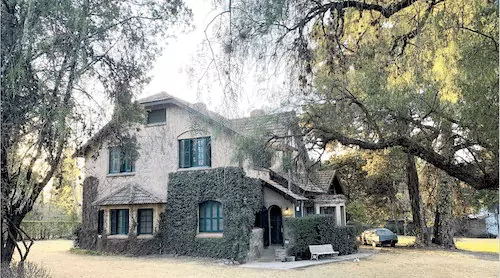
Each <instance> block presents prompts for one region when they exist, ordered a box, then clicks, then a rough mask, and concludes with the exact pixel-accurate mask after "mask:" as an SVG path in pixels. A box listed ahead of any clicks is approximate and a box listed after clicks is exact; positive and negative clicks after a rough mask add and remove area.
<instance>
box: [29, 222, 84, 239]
mask: <svg viewBox="0 0 500 278" xmlns="http://www.w3.org/2000/svg"><path fill="white" fill-rule="evenodd" d="M78 225H79V223H78V222H75V221H37V220H25V221H23V222H22V223H21V228H22V229H23V230H24V231H25V232H26V233H27V234H28V235H30V237H31V238H32V239H35V240H40V239H53V238H70V237H71V236H72V234H73V231H74V229H75V227H77V226H78Z"/></svg>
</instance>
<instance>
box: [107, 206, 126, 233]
mask: <svg viewBox="0 0 500 278" xmlns="http://www.w3.org/2000/svg"><path fill="white" fill-rule="evenodd" d="M110 222H111V234H112V235H126V234H128V209H112V210H111V221H110Z"/></svg>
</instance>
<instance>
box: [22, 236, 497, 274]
mask: <svg viewBox="0 0 500 278" xmlns="http://www.w3.org/2000/svg"><path fill="white" fill-rule="evenodd" d="M70 248H71V241H68V240H50V241H38V242H36V243H35V245H34V246H33V249H32V251H31V252H30V255H29V260H30V261H33V262H36V263H39V264H42V265H43V266H45V267H46V268H47V269H49V270H50V272H51V274H52V275H53V277H55V278H57V277H106V278H112V277H119V278H124V277H133V278H137V277H211V278H215V277H230V278H235V277H286V278H291V277H311V278H313V277H314V278H316V277H468V278H471V277H498V273H499V270H500V269H499V266H500V264H499V262H498V256H496V257H495V256H491V255H489V256H479V257H478V256H473V255H470V254H464V253H460V252H445V251H422V250H410V249H402V248H395V249H392V248H384V249H382V251H381V252H380V253H378V254H376V255H374V256H371V257H369V258H366V259H362V260H361V261H360V262H357V263H356V262H350V261H349V262H341V263H333V264H327V265H321V266H315V267H310V268H305V269H299V270H288V271H274V270H258V269H245V268H240V267H238V266H225V265H219V264H218V263H217V262H216V261H214V260H211V259H196V258H190V257H177V258H172V257H146V258H132V257H123V256H104V255H103V256H92V255H77V254H72V253H70V252H69V249H70Z"/></svg>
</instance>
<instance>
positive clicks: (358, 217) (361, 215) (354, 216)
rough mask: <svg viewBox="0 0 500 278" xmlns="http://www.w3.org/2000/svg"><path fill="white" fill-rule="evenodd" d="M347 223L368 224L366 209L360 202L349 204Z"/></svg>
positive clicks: (347, 207)
mask: <svg viewBox="0 0 500 278" xmlns="http://www.w3.org/2000/svg"><path fill="white" fill-rule="evenodd" d="M345 212H346V215H347V221H357V222H361V223H368V217H367V212H366V207H365V206H364V205H363V203H361V202H360V201H352V202H349V203H348V204H347V206H346V210H345Z"/></svg>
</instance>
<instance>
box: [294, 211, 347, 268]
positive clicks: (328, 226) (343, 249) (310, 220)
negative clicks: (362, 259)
mask: <svg viewBox="0 0 500 278" xmlns="http://www.w3.org/2000/svg"><path fill="white" fill-rule="evenodd" d="M285 229H286V231H287V233H289V237H290V247H289V251H288V253H289V255H291V256H297V257H300V258H302V259H309V258H310V257H311V253H310V252H309V245H315V244H331V245H332V246H333V250H335V251H338V252H339V255H347V254H352V253H355V252H356V250H357V246H356V229H355V228H354V227H353V226H343V227H338V226H336V225H335V217H333V216H329V215H310V216H306V217H298V218H285Z"/></svg>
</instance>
